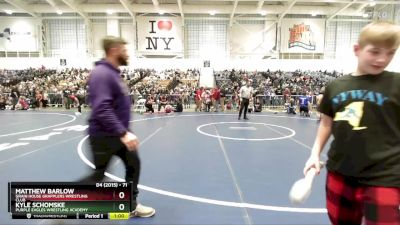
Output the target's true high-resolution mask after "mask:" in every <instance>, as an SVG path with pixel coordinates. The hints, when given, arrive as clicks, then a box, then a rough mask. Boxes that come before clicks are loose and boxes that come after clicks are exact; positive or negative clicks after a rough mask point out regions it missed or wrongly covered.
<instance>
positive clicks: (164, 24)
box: [157, 20, 172, 31]
mask: <svg viewBox="0 0 400 225" xmlns="http://www.w3.org/2000/svg"><path fill="white" fill-rule="evenodd" d="M157 26H158V29H160V30H167V31H168V30H171V29H172V22H171V21H169V20H168V21H167V20H160V21H158V23H157Z"/></svg>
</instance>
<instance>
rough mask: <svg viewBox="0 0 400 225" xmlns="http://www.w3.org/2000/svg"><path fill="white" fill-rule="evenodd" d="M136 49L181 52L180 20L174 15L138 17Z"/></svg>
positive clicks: (157, 52) (170, 53) (147, 51)
mask: <svg viewBox="0 0 400 225" xmlns="http://www.w3.org/2000/svg"><path fill="white" fill-rule="evenodd" d="M137 31H138V32H137V34H138V51H139V53H142V54H150V55H155V54H162V55H175V54H181V53H182V52H183V44H182V40H183V35H182V22H181V20H180V18H175V17H138V18H137Z"/></svg>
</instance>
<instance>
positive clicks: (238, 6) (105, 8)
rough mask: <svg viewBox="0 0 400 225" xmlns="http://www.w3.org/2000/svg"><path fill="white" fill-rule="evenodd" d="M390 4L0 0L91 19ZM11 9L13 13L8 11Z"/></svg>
mask: <svg viewBox="0 0 400 225" xmlns="http://www.w3.org/2000/svg"><path fill="white" fill-rule="evenodd" d="M372 2H373V3H372ZM390 5H400V0H282V1H276V0H0V16H12V15H14V16H15V15H18V16H24V15H26V16H32V17H38V18H41V17H42V18H46V17H53V16H54V17H57V16H58V17H63V16H66V15H71V14H72V13H74V14H76V15H79V16H81V17H83V18H85V19H89V18H91V17H92V16H93V15H96V14H98V13H106V14H105V15H108V16H112V15H114V16H121V15H127V16H128V17H129V16H135V15H142V14H154V13H165V14H175V15H178V16H181V17H185V16H188V15H190V16H193V15H194V14H199V15H203V16H204V15H207V16H208V15H209V14H210V13H211V12H214V13H215V16H226V17H230V18H231V19H232V18H233V17H238V16H261V17H262V16H267V17H268V16H270V17H275V18H283V17H284V16H285V15H288V14H303V15H312V14H314V16H316V15H318V16H326V17H327V18H330V19H333V18H335V16H360V17H361V16H362V15H363V14H364V13H365V12H371V11H379V10H382V9H384V8H385V7H388V6H390ZM8 10H11V12H12V14H11V15H9V14H7V13H6V12H7V11H8ZM57 12H58V13H59V14H57ZM107 12H108V13H109V14H107ZM8 13H10V12H9V11H8ZM61 13H62V14H61Z"/></svg>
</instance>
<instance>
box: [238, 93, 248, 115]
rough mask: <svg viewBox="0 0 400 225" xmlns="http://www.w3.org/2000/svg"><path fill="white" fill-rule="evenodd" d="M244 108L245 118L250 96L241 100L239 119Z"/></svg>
mask: <svg viewBox="0 0 400 225" xmlns="http://www.w3.org/2000/svg"><path fill="white" fill-rule="evenodd" d="M243 108H244V115H243V116H244V118H247V116H246V114H247V109H248V108H249V99H248V98H242V101H241V102H240V109H239V119H240V117H241V116H242V111H243Z"/></svg>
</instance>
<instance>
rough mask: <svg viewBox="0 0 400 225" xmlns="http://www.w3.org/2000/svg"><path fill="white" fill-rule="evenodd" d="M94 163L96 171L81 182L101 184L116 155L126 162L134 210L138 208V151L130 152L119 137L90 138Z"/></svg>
mask: <svg viewBox="0 0 400 225" xmlns="http://www.w3.org/2000/svg"><path fill="white" fill-rule="evenodd" d="M89 140H90V148H91V152H92V157H93V162H94V165H95V167H96V169H94V170H93V172H91V173H90V174H89V175H88V176H86V177H84V178H83V179H81V180H80V181H79V182H88V183H89V182H90V183H95V182H100V181H101V180H103V178H104V172H105V171H106V169H107V165H108V163H109V162H110V160H111V158H112V156H114V155H116V156H118V157H119V158H121V160H122V161H123V162H124V165H125V180H126V182H132V185H133V193H132V210H134V209H135V208H136V206H137V195H138V193H139V190H138V188H137V185H138V183H139V176H140V158H139V154H138V152H137V151H128V149H127V148H126V147H125V145H124V144H123V143H122V142H121V140H120V139H119V137H93V136H90V137H89Z"/></svg>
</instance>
